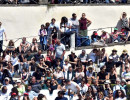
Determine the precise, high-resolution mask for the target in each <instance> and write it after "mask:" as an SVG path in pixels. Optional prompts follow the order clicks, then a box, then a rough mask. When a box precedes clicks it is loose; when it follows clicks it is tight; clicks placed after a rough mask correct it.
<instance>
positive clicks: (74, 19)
mask: <svg viewBox="0 0 130 100" xmlns="http://www.w3.org/2000/svg"><path fill="white" fill-rule="evenodd" d="M70 21H71V23H72V27H71V31H75V32H76V36H77V35H78V28H79V21H78V20H77V15H76V14H75V13H73V14H72V18H70Z"/></svg>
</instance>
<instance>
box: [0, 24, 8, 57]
mask: <svg viewBox="0 0 130 100" xmlns="http://www.w3.org/2000/svg"><path fill="white" fill-rule="evenodd" d="M3 34H4V35H5V40H6V41H7V37H6V33H5V29H4V28H3V27H2V23H1V22H0V55H1V52H2V51H3V49H2V46H3Z"/></svg>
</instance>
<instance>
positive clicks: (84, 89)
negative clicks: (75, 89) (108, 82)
mask: <svg viewBox="0 0 130 100" xmlns="http://www.w3.org/2000/svg"><path fill="white" fill-rule="evenodd" d="M79 86H80V88H81V91H82V92H83V93H86V92H87V91H88V86H87V85H86V84H84V86H83V87H82V86H81V83H79Z"/></svg>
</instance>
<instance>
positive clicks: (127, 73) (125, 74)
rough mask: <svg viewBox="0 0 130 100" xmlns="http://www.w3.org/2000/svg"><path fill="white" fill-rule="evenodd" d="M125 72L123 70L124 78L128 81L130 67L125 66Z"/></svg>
mask: <svg viewBox="0 0 130 100" xmlns="http://www.w3.org/2000/svg"><path fill="white" fill-rule="evenodd" d="M125 70H126V71H125V72H122V78H124V79H125V80H126V81H127V82H129V81H130V71H129V67H126V68H125Z"/></svg>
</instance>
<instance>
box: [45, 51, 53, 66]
mask: <svg viewBox="0 0 130 100" xmlns="http://www.w3.org/2000/svg"><path fill="white" fill-rule="evenodd" d="M53 59H54V56H53V55H52V51H51V50H47V55H46V56H45V64H46V65H48V66H49V68H51V67H52V63H53Z"/></svg>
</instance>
